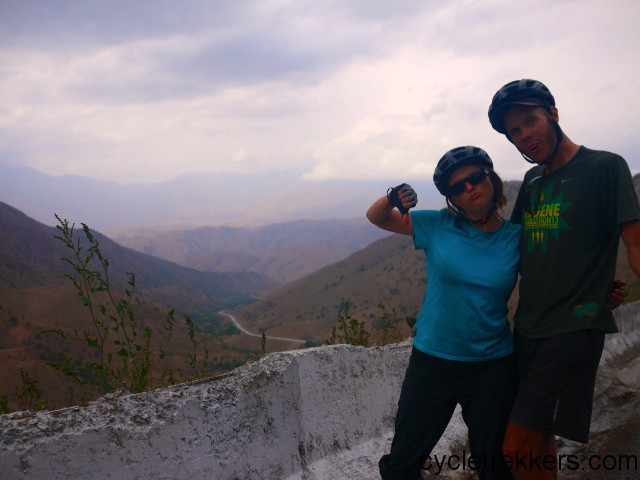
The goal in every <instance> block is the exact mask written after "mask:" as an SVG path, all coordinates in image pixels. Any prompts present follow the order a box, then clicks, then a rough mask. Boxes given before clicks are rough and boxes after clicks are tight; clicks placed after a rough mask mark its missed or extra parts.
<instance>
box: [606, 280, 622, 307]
mask: <svg viewBox="0 0 640 480" xmlns="http://www.w3.org/2000/svg"><path fill="white" fill-rule="evenodd" d="M626 284H627V283H626V282H623V281H622V280H616V281H615V282H613V288H612V289H611V292H610V293H609V296H607V303H606V305H607V307H609V308H610V309H611V310H615V309H616V308H618V307H619V306H620V304H621V303H622V302H624V297H626V296H627V290H626V289H625V288H624V286H625V285H626Z"/></svg>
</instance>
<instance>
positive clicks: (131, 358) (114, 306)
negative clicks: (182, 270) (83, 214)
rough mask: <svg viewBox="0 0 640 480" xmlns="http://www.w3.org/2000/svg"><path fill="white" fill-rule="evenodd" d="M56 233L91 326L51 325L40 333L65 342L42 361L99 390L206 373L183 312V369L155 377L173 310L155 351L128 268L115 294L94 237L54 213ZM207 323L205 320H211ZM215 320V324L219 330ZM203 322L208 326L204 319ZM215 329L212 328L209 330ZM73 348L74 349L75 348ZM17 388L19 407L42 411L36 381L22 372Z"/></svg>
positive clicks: (1, 404) (138, 388) (3, 404)
mask: <svg viewBox="0 0 640 480" xmlns="http://www.w3.org/2000/svg"><path fill="white" fill-rule="evenodd" d="M56 218H57V220H58V222H59V223H58V225H57V226H56V228H57V229H58V231H59V235H57V236H56V237H55V238H56V239H58V240H60V241H62V242H63V243H64V245H65V246H66V247H67V249H68V250H69V251H70V252H71V253H70V258H63V259H62V261H63V262H64V263H66V264H68V265H69V266H70V267H71V272H72V273H66V274H65V277H66V278H67V279H68V280H69V281H70V282H71V283H72V284H73V286H74V287H75V289H76V292H77V295H78V298H79V300H80V302H81V304H82V306H83V307H85V308H86V309H87V311H88V313H89V315H88V316H89V319H90V325H89V326H88V328H86V329H82V330H76V329H74V330H73V331H71V332H68V331H63V330H62V329H60V328H52V329H49V330H46V331H44V332H42V333H46V334H51V335H55V336H56V337H59V338H60V339H62V340H63V342H64V344H63V346H62V347H61V349H60V352H59V353H58V354H57V355H51V354H47V357H48V358H51V357H52V356H53V357H56V358H55V359H49V360H47V361H46V362H45V363H46V364H47V365H49V366H51V367H53V368H54V369H56V370H57V371H59V372H61V373H63V374H64V375H66V376H67V377H69V378H70V379H71V380H72V381H73V383H75V384H76V385H78V386H79V387H85V386H89V387H92V388H90V389H89V391H95V390H96V387H97V389H98V390H99V391H100V392H102V393H107V392H111V391H115V390H117V389H118V388H121V387H125V386H126V388H127V389H128V390H130V391H132V392H143V391H146V390H150V389H152V388H155V387H157V386H165V385H169V384H173V383H176V382H177V381H187V380H193V379H196V378H201V377H203V376H206V375H207V373H208V372H209V368H210V365H209V352H208V349H207V348H206V347H205V346H202V348H200V347H201V342H200V341H198V340H197V339H196V326H195V324H194V322H193V321H192V320H191V319H190V318H189V317H185V319H184V321H185V327H186V332H187V335H188V337H189V342H190V345H191V348H190V350H189V351H188V352H187V353H186V354H185V357H186V365H187V367H188V373H185V372H183V371H182V369H173V368H169V367H166V368H164V369H163V371H162V374H161V375H160V378H159V380H158V381H157V382H156V381H155V379H154V378H153V371H154V370H156V369H155V368H154V367H156V366H157V367H161V365H157V363H156V362H161V361H163V360H166V359H167V358H168V356H169V355H168V354H167V348H168V346H169V344H170V342H171V339H172V336H173V332H174V326H175V324H176V319H175V312H174V311H173V310H170V311H169V312H168V313H167V318H166V319H165V322H164V324H163V329H164V332H163V335H162V341H161V342H159V343H160V346H159V347H158V349H157V351H154V350H153V348H152V343H151V340H152V338H153V333H154V332H153V330H152V328H151V327H149V326H148V325H145V324H144V323H142V322H141V321H140V320H139V319H138V318H137V317H136V314H135V311H134V309H133V306H132V303H133V301H134V294H135V288H136V280H135V275H134V274H133V273H132V272H127V279H128V280H127V282H126V286H125V287H124V292H123V293H121V294H120V295H118V294H117V293H116V292H114V290H113V284H112V282H111V278H110V276H109V260H108V259H107V258H106V257H105V256H104V255H103V253H102V250H101V249H100V244H99V242H98V240H97V239H96V238H95V237H94V235H93V234H92V233H91V230H90V229H89V227H88V226H87V225H85V224H84V223H83V224H82V228H83V232H84V237H85V238H84V239H82V240H81V239H78V238H75V237H74V225H69V222H68V221H67V220H63V219H61V218H60V217H59V216H57V215H56ZM210 323H211V322H209V324H210ZM219 323H220V322H217V323H216V325H217V326H218V329H219V327H220V325H219ZM204 325H208V324H207V323H205V324H204ZM213 330H215V329H213ZM71 344H80V345H81V346H83V347H84V348H85V349H88V350H89V351H90V352H93V354H89V355H88V357H89V358H90V359H88V360H84V355H80V356H79V358H72V356H71V354H70V353H69V352H71V351H72V349H71V348H69V346H70V345H71ZM74 351H77V350H74ZM21 377H22V389H21V390H20V391H16V392H15V395H16V398H17V400H18V404H19V407H20V408H21V409H35V410H42V409H45V408H46V401H45V400H44V397H43V392H42V390H41V389H40V388H39V387H38V385H37V382H36V381H34V380H33V379H31V378H30V377H29V375H28V374H27V373H26V372H24V371H21ZM88 399H89V398H88V394H87V393H85V394H83V395H82V396H81V398H80V400H81V401H82V402H86V401H88ZM10 411H11V409H10V408H9V400H8V396H7V395H6V394H2V395H0V413H9V412H10Z"/></svg>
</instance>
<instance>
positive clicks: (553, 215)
mask: <svg viewBox="0 0 640 480" xmlns="http://www.w3.org/2000/svg"><path fill="white" fill-rule="evenodd" d="M554 185H555V182H550V183H549V184H548V185H546V186H545V187H543V188H542V189H541V190H537V189H534V190H533V192H532V195H538V198H531V199H530V201H531V205H532V211H533V213H529V212H525V214H524V231H525V242H526V244H527V252H531V251H532V250H533V249H534V248H536V247H538V248H540V249H541V250H542V251H543V252H544V253H547V246H548V242H549V237H550V236H551V237H552V238H553V239H554V240H556V241H557V240H558V239H559V237H560V231H561V230H569V229H570V228H571V226H570V225H569V224H568V223H567V222H566V220H564V219H563V214H564V213H565V212H566V211H567V210H568V209H569V208H571V207H572V206H573V202H565V201H563V196H564V192H560V193H559V194H558V195H556V196H555V197H554V196H553V190H554V188H553V187H554Z"/></svg>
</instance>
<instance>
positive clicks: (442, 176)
mask: <svg viewBox="0 0 640 480" xmlns="http://www.w3.org/2000/svg"><path fill="white" fill-rule="evenodd" d="M475 163H479V164H480V165H484V166H485V167H489V168H493V162H492V161H491V158H490V157H489V155H488V154H487V152H485V151H484V150H483V149H481V148H479V147H474V146H471V145H467V146H466V147H456V148H453V149H451V150H449V151H448V152H447V153H445V154H444V155H443V156H442V158H441V159H440V160H439V161H438V165H437V166H436V169H435V171H434V172H433V183H435V184H436V188H437V189H438V191H439V192H440V193H441V194H442V195H444V196H445V197H446V196H447V190H448V189H449V177H451V174H452V173H453V171H454V170H455V169H457V168H460V167H463V166H465V165H472V164H475Z"/></svg>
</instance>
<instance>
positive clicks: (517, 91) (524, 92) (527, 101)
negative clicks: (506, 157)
mask: <svg viewBox="0 0 640 480" xmlns="http://www.w3.org/2000/svg"><path fill="white" fill-rule="evenodd" d="M512 105H529V106H532V107H534V106H537V107H544V108H545V109H546V110H547V111H548V110H549V109H550V108H551V107H555V105H556V101H555V99H554V98H553V95H551V92H550V91H549V89H548V88H547V87H546V86H545V85H544V84H543V83H542V82H539V81H537V80H531V79H529V78H524V79H522V80H514V81H513V82H509V83H507V84H506V85H505V86H503V87H502V88H501V89H500V90H498V91H497V92H496V94H495V95H494V96H493V99H492V100H491V106H490V107H489V121H490V122H491V126H492V127H493V128H494V130H496V131H498V132H500V133H503V134H505V135H506V131H505V128H504V112H505V111H506V109H507V108H509V107H510V106H512Z"/></svg>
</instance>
